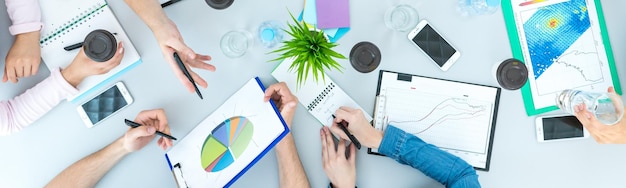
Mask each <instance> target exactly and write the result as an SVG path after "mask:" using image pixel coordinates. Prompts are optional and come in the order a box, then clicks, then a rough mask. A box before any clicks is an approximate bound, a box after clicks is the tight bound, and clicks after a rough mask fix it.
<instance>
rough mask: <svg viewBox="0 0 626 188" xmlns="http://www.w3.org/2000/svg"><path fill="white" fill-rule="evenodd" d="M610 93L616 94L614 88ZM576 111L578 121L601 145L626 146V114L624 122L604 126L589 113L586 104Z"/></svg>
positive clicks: (625, 109) (575, 109)
mask: <svg viewBox="0 0 626 188" xmlns="http://www.w3.org/2000/svg"><path fill="white" fill-rule="evenodd" d="M608 92H609V93H614V94H616V93H615V89H613V87H609V89H608ZM616 95H617V94H616ZM620 108H621V107H620ZM574 111H575V113H576V114H575V115H576V118H577V119H578V121H580V123H581V124H583V126H584V127H585V129H587V131H589V133H590V134H591V136H593V139H595V140H596V142H598V143H600V144H626V113H625V114H624V116H622V120H620V121H619V122H617V123H616V124H614V125H604V124H603V123H601V122H600V121H598V120H597V119H596V117H595V116H594V115H593V114H591V112H589V111H587V106H586V105H585V104H584V103H583V104H580V105H578V106H576V107H575V108H574ZM624 111H626V108H624Z"/></svg>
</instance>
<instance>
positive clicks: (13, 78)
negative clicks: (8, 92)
mask: <svg viewBox="0 0 626 188" xmlns="http://www.w3.org/2000/svg"><path fill="white" fill-rule="evenodd" d="M16 71H17V70H15V67H8V68H7V71H6V73H7V77H8V79H9V81H11V82H13V83H17V75H16Z"/></svg>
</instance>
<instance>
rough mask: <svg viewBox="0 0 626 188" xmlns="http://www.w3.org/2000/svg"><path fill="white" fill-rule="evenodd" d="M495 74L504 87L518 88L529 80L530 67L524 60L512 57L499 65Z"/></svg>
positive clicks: (509, 88)
mask: <svg viewBox="0 0 626 188" xmlns="http://www.w3.org/2000/svg"><path fill="white" fill-rule="evenodd" d="M494 76H495V77H496V80H497V81H498V84H500V86H501V87H502V88H504V89H508V90H517V89H520V88H522V86H524V84H526V82H527V81H528V69H527V68H526V65H524V63H523V62H522V61H520V60H517V59H514V58H511V59H507V60H504V61H502V63H500V64H499V65H498V66H497V68H496V70H495V72H494Z"/></svg>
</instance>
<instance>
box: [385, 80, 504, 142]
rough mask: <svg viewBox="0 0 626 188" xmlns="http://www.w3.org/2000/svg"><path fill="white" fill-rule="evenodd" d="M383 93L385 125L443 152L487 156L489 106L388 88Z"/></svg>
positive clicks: (489, 124)
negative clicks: (419, 139)
mask: <svg viewBox="0 0 626 188" xmlns="http://www.w3.org/2000/svg"><path fill="white" fill-rule="evenodd" d="M381 92H383V90H381ZM384 92H385V94H384V95H385V97H386V98H387V100H386V104H385V111H386V112H385V114H386V117H385V119H386V123H385V124H388V125H392V126H396V127H398V128H400V129H402V130H404V131H406V132H408V133H411V134H414V135H416V136H418V137H419V138H421V139H422V140H424V141H426V142H428V143H431V144H433V145H436V146H437V147H439V148H442V149H448V150H456V151H461V152H470V153H476V154H485V153H487V146H488V144H486V143H488V141H489V131H490V127H491V117H492V116H491V112H492V106H493V105H492V103H490V102H486V101H481V100H476V99H471V98H469V97H464V98H462V97H452V96H445V95H441V94H431V93H426V92H423V91H416V90H402V89H396V88H387V89H386V90H384Z"/></svg>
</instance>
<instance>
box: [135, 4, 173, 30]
mask: <svg viewBox="0 0 626 188" xmlns="http://www.w3.org/2000/svg"><path fill="white" fill-rule="evenodd" d="M125 1H126V4H128V6H129V7H130V8H131V9H133V11H135V13H136V14H137V15H138V16H139V18H141V20H143V22H144V23H146V25H148V27H150V29H151V30H152V32H155V31H156V30H157V28H158V27H159V26H162V25H165V24H167V23H169V21H170V19H169V18H168V17H167V15H166V14H165V12H163V9H162V8H161V5H160V4H159V1H157V0H125Z"/></svg>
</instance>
